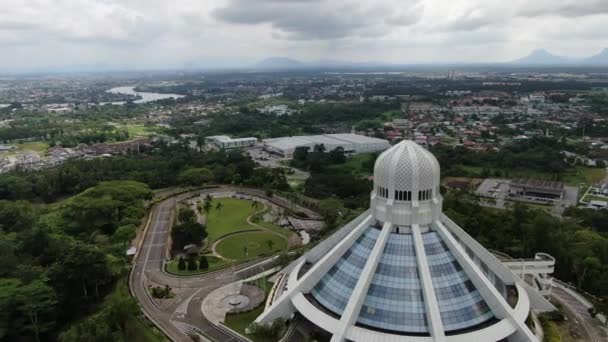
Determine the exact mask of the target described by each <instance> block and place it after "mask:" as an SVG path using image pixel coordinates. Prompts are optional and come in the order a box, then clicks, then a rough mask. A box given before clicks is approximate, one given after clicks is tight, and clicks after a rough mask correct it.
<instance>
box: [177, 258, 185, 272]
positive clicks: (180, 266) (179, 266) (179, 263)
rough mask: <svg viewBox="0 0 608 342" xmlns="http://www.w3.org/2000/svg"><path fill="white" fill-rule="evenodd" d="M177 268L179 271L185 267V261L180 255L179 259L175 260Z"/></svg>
mask: <svg viewBox="0 0 608 342" xmlns="http://www.w3.org/2000/svg"><path fill="white" fill-rule="evenodd" d="M177 269H178V270H180V271H183V270H185V269H186V261H185V260H184V258H183V257H181V256H180V257H179V259H178V261H177Z"/></svg>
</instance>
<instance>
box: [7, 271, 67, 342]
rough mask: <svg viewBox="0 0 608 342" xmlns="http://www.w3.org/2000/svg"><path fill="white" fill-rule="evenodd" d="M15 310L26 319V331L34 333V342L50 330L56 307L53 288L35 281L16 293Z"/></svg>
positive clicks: (53, 322) (55, 296)
mask: <svg viewBox="0 0 608 342" xmlns="http://www.w3.org/2000/svg"><path fill="white" fill-rule="evenodd" d="M16 300H17V303H19V304H18V306H17V310H18V311H19V312H21V313H22V314H24V315H25V316H26V317H27V318H28V323H26V324H25V326H24V328H25V329H26V330H29V331H32V332H33V333H34V338H35V339H36V341H40V335H41V334H43V333H45V332H47V331H49V330H51V328H52V327H53V325H54V324H55V321H54V320H53V318H52V317H53V312H54V310H55V307H56V305H57V303H58V302H57V295H56V294H55V291H54V290H53V288H51V287H50V286H48V285H47V284H45V283H44V282H42V281H40V280H35V281H33V282H31V283H29V284H27V285H25V286H23V287H21V288H20V289H19V291H18V292H17V298H16Z"/></svg>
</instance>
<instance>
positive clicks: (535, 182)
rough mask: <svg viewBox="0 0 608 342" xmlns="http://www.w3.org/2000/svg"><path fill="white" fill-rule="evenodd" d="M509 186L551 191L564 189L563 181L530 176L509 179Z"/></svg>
mask: <svg viewBox="0 0 608 342" xmlns="http://www.w3.org/2000/svg"><path fill="white" fill-rule="evenodd" d="M511 186H516V187H525V188H535V189H541V190H551V191H561V190H563V189H564V183H562V182H554V181H545V180H539V179H530V178H515V179H513V180H512V181H511Z"/></svg>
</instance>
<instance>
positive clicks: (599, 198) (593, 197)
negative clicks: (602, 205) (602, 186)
mask: <svg viewBox="0 0 608 342" xmlns="http://www.w3.org/2000/svg"><path fill="white" fill-rule="evenodd" d="M583 201H585V202H591V201H604V202H608V197H603V196H596V195H587V196H585V198H583Z"/></svg>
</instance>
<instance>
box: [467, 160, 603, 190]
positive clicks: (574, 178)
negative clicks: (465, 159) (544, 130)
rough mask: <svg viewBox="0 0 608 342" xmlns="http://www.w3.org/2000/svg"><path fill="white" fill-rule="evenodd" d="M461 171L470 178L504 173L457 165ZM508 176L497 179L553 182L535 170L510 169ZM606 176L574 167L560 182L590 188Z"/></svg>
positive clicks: (551, 175) (500, 170) (592, 169)
mask: <svg viewBox="0 0 608 342" xmlns="http://www.w3.org/2000/svg"><path fill="white" fill-rule="evenodd" d="M458 167H460V168H461V169H462V170H464V171H466V172H467V173H470V174H471V175H470V176H471V177H473V176H475V177H481V175H482V173H483V172H484V170H486V171H487V172H488V173H489V176H491V177H493V176H494V175H495V173H496V172H497V171H498V172H501V173H502V172H504V171H505V170H503V169H494V168H483V167H478V166H467V165H459V166H458ZM508 172H509V173H508V176H505V175H501V176H498V177H497V178H510V179H513V178H533V179H545V180H554V175H553V174H550V173H544V172H539V171H536V170H528V169H510V170H508ZM605 176H606V171H605V169H604V168H591V167H584V166H576V167H572V168H570V169H568V170H567V171H566V172H565V173H564V174H562V177H561V178H562V179H561V181H562V182H564V183H566V185H572V186H578V185H585V186H587V187H588V186H590V185H592V184H595V183H597V182H599V181H601V180H602V179H603V178H604V177H605Z"/></svg>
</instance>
